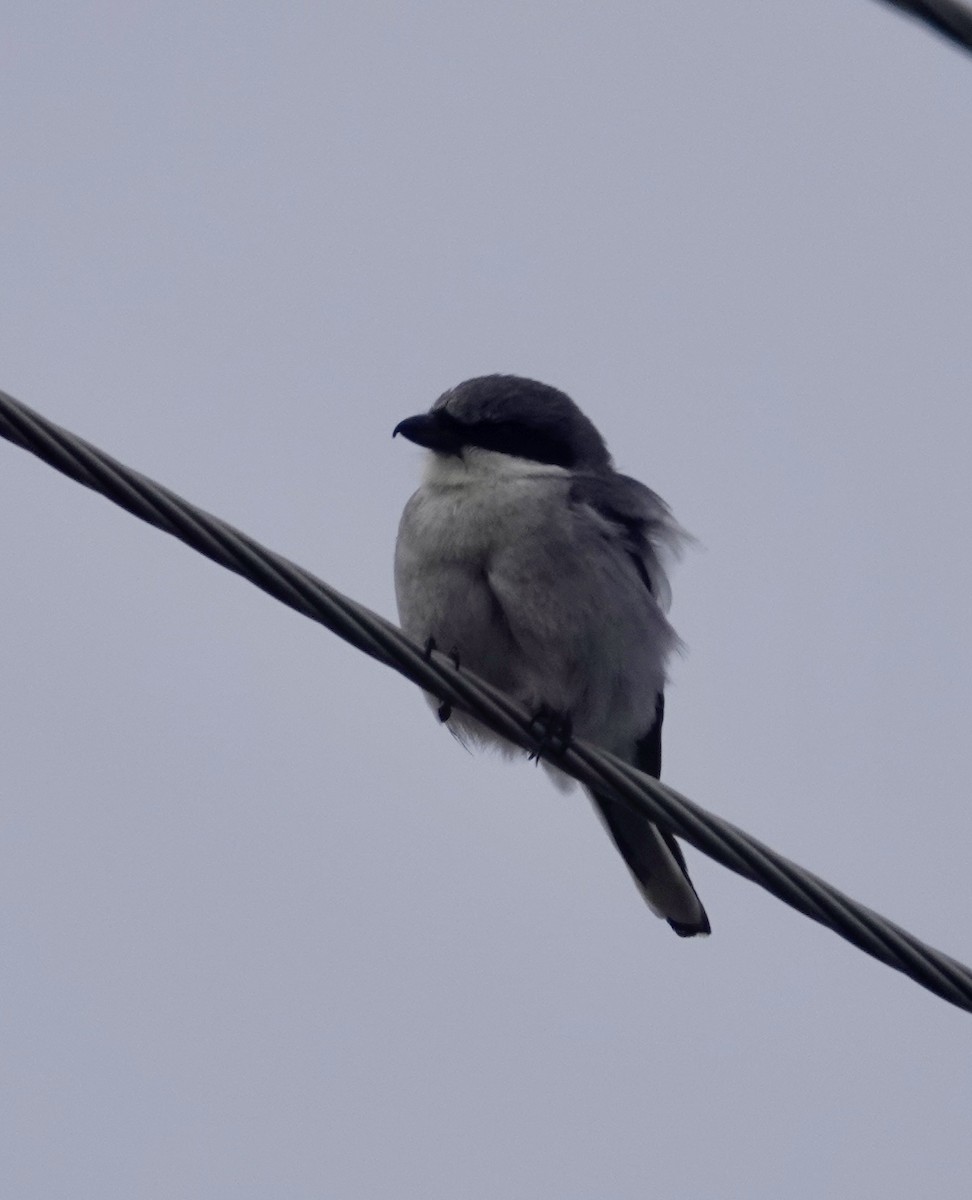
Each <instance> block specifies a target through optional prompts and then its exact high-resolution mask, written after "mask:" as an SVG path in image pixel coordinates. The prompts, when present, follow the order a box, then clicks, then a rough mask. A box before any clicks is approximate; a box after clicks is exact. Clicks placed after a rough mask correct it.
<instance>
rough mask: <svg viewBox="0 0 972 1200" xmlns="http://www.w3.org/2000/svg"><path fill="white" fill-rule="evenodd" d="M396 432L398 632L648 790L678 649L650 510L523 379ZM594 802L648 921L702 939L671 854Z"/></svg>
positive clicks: (475, 728)
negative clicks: (620, 764)
mask: <svg viewBox="0 0 972 1200" xmlns="http://www.w3.org/2000/svg"><path fill="white" fill-rule="evenodd" d="M394 432H395V433H396V434H399V433H400V434H401V435H402V436H403V437H405V438H407V439H408V440H409V441H412V442H415V443H416V444H417V445H419V446H424V447H425V448H426V449H427V450H428V451H429V454H428V459H427V462H426V465H425V474H424V478H423V480H422V485H421V487H420V488H419V489H418V491H417V492H416V493H415V494H414V495H413V496H412V498H411V499H410V500H409V501H408V503H407V504H406V506H405V511H404V513H403V514H402V520H401V525H400V527H399V531H398V541H397V545H396V549H395V590H396V593H397V598H398V610H399V616H400V619H401V623H402V627H403V628H404V630H405V632H406V633H407V634H408V635H409V636H410V637H412V638H413V639H415V640H416V641H418V642H420V643H423V644H426V645H434V646H436V647H437V648H438V649H439V650H442V651H444V652H446V653H452V654H454V655H456V656H457V658H458V660H459V662H460V663H461V665H462V666H463V667H468V668H469V669H470V670H472V671H474V672H475V673H476V674H477V675H481V676H482V677H483V678H484V679H486V680H488V681H489V682H490V683H492V684H494V685H495V686H496V687H499V688H502V689H503V691H505V692H508V693H509V694H510V695H511V696H513V697H514V698H515V699H517V700H519V701H520V702H521V703H522V704H523V705H524V706H525V707H526V708H527V709H528V710H529V711H532V712H534V713H538V714H540V713H543V714H548V715H549V714H557V717H558V719H559V720H560V721H561V722H562V723H563V728H564V729H569V730H570V731H572V732H573V733H574V734H576V735H577V736H578V737H580V738H583V739H585V740H586V741H590V742H593V743H594V744H595V745H597V746H602V747H604V748H605V749H606V750H610V751H612V752H613V753H614V754H617V755H619V756H620V757H621V758H624V759H625V760H626V761H627V762H630V763H632V764H633V765H634V766H636V767H638V768H639V769H640V770H642V771H645V772H647V773H648V774H649V775H653V776H654V777H655V778H658V776H659V774H660V771H661V729H662V718H663V715H664V687H665V665H666V661H667V659H668V657H669V655H670V654H671V652H672V650H673V649H674V648H675V646H676V645H677V642H678V639H677V637H676V635H675V631H674V630H673V629H672V627H671V625H670V624H669V623H668V620H667V619H666V617H665V609H666V608H667V606H668V601H669V598H670V597H669V586H668V579H667V576H666V574H665V567H664V560H665V558H666V557H667V556H669V555H671V554H672V553H674V552H676V551H677V550H678V548H679V543H680V541H681V539H682V538H683V537H684V535H683V534H682V532H681V530H680V529H679V527H678V525H677V524H676V523H675V521H674V520H673V518H672V516H671V514H670V512H669V510H668V507H667V505H666V504H665V503H664V501H663V500H661V499H660V498H659V497H658V496H656V495H655V493H654V492H652V491H650V490H649V489H648V488H646V487H645V486H644V485H643V484H640V483H638V482H637V480H634V479H630V478H629V477H628V476H626V475H621V474H619V473H618V472H617V471H615V470H614V468H613V466H612V462H611V456H610V454H609V453H608V450H607V447H606V446H605V444H604V439H603V438H602V437H601V435H600V433H598V431H597V429H596V428H595V427H594V425H593V424H592V423H591V421H589V420H588V418H587V417H585V416H584V414H583V413H582V412H581V411H580V409H579V408H578V407H577V405H576V404H575V403H574V402H573V401H572V400H571V399H570V398H569V397H568V396H566V395H565V394H564V393H563V392H561V391H558V390H557V389H556V388H553V387H549V386H547V385H546V384H543V383H537V382H535V381H534V380H531V379H521V378H519V377H517V376H514V375H486V376H483V377H481V378H478V379H469V380H467V381H466V382H465V383H461V384H459V386H458V387H455V388H452V389H451V390H450V391H448V392H445V393H444V394H443V395H441V396H440V397H439V399H438V400H436V402H435V403H434V404H433V405H432V408H431V410H430V411H429V412H428V413H425V414H422V415H421V416H416V417H408V418H407V419H406V420H404V421H402V422H401V423H400V424H399V425H398V426H397V427H396V429H395V431H394ZM441 715H442V716H443V719H445V718H446V717H447V715H448V714H447V711H446V710H443V711H442V712H441ZM448 719H449V720H450V722H451V726H452V727H453V729H454V731H455V732H456V733H457V735H458V736H460V737H465V738H468V739H470V740H472V741H475V742H480V743H494V744H499V745H501V746H502V747H503V748H505V749H507V750H512V749H514V747H513V746H512V744H511V743H508V742H506V741H505V740H504V739H502V738H500V737H498V735H496V734H494V733H492V732H491V731H489V730H488V729H486V728H485V727H484V726H483V725H481V724H480V723H479V722H477V721H475V720H473V719H472V718H469V717H467V716H465V715H464V714H462V713H458V712H457V713H454V714H451V716H448ZM551 773H552V774H554V776H555V778H556V777H558V776H559V780H560V781H562V780H563V779H564V776H563V775H562V774H560V773H557V772H555V771H553V770H552V771H551ZM590 796H591V799H592V800H593V802H594V805H595V808H596V809H597V811H598V812H599V813H600V815H601V817H602V819H603V821H604V824H605V826H606V827H607V829H608V832H609V833H610V835H611V837H612V838H613V839H614V842H615V845H616V846H617V848H618V850H620V852H621V855H622V857H623V858H624V861H625V862H626V863H627V865H628V868H629V870H630V871H631V874H632V875H633V876H634V879H635V882H636V884H637V885H638V888H639V889H640V891H641V893H642V895H643V896H644V898H645V900H646V901H647V902H648V905H649V907H650V908H651V909H652V911H653V912H655V913H656V914H657V915H658V916H660V917H664V918H665V919H666V920H667V921H668V923H669V925H671V927H672V929H674V930H675V932H676V933H677V934H679V935H680V936H681V937H692V936H694V935H696V934H705V933H708V932H709V920H708V917H707V916H706V913H705V909H704V908H703V907H702V902H701V900H700V899H699V897H698V895H697V893H696V891H695V888H694V887H693V886H692V881H691V880H690V879H689V875H688V871H687V869H686V866H685V858H684V856H683V854H682V850H681V847H680V846H679V844H678V842H677V841H676V840H675V838H674V837H673V836H672V835H671V834H669V833H666V832H664V831H662V830H659V829H658V828H657V827H656V826H655V825H653V824H652V823H651V822H650V821H648V820H647V819H646V818H644V817H643V816H641V815H640V814H638V813H636V812H635V811H634V810H632V809H630V808H628V807H627V806H626V805H624V804H621V803H619V802H618V801H616V800H613V799H612V798H611V797H610V796H607V795H602V794H599V793H597V792H593V791H592V792H591V793H590Z"/></svg>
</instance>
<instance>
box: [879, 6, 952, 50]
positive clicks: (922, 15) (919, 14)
mask: <svg viewBox="0 0 972 1200" xmlns="http://www.w3.org/2000/svg"><path fill="white" fill-rule="evenodd" d="M883 2H884V3H885V4H890V5H892V6H893V7H894V8H900V9H901V11H902V12H906V13H908V15H909V16H912V17H915V18H916V19H917V20H919V21H924V23H925V24H926V25H930V26H931V27H932V29H937V30H938V32H939V33H941V34H943V35H944V36H945V37H947V38H948V39H949V40H950V41H952V42H955V44H956V45H958V46H962V47H964V49H966V50H972V8H969V7H968V5H965V4H959V3H958V0H883Z"/></svg>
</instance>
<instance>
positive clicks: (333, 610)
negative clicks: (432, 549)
mask: <svg viewBox="0 0 972 1200" xmlns="http://www.w3.org/2000/svg"><path fill="white" fill-rule="evenodd" d="M0 435H2V436H3V437H5V438H7V439H8V440H9V441H11V442H13V443H14V444H15V445H18V446H21V447H23V448H24V449H25V450H29V451H30V452H31V453H32V454H35V455H37V457H38V458H41V459H43V460H44V462H46V463H48V464H50V466H52V467H54V468H55V469H56V470H58V471H61V472H63V473H64V474H65V475H68V476H70V478H72V479H75V480H77V482H78V483H82V484H84V486H85V487H89V488H91V489H93V490H94V491H96V492H100V493H101V495H103V496H106V497H107V498H108V499H109V500H112V501H113V502H114V503H115V504H119V505H121V507H122V508H124V509H126V510H127V511H128V512H130V513H132V514H133V515H134V516H136V517H139V518H141V519H142V520H143V521H147V522H148V523H149V524H150V525H154V526H155V527H156V528H157V529H161V530H163V531H164V532H165V533H170V534H172V535H173V536H174V537H177V538H179V539H180V541H183V542H185V543H186V544H187V545H188V546H191V547H192V548H193V549H194V550H197V551H198V552H199V553H200V554H204V555H205V556H206V557H207V558H209V559H212V561H213V562H216V563H218V564H219V565H220V566H222V567H226V568H227V569H228V570H230V571H235V572H236V573H237V574H238V575H242V576H243V578H244V579H248V580H249V581H250V582H251V583H254V584H256V586H257V587H259V588H262V589H263V590H264V591H265V592H268V593H269V594H270V595H271V596H273V597H275V598H276V599H277V600H280V601H281V602H282V603H283V604H286V605H288V606H289V607H290V608H293V609H295V610H296V611H297V612H299V613H303V614H304V616H307V617H310V618H311V619H312V620H314V621H318V622H319V623H320V624H322V625H324V626H326V627H327V628H328V629H330V630H332V631H333V632H334V633H336V634H338V635H339V636H340V637H342V638H344V639H345V640H346V641H348V642H350V643H351V644H352V645H353V646H355V647H357V648H358V649H359V650H363V651H364V652H365V653H366V654H369V655H371V657H373V658H376V659H378V661H379V662H382V663H384V664H385V665H386V666H390V667H393V668H394V669H395V670H396V671H399V672H400V673H401V674H402V675H404V676H406V678H408V679H411V680H412V682H413V683H417V684H418V685H419V686H420V687H422V688H424V689H425V691H427V692H431V693H432V694H433V695H434V696H436V697H437V698H438V699H439V700H441V701H443V702H444V703H446V704H449V705H452V706H454V707H457V708H461V709H462V710H463V711H464V712H467V713H470V714H471V715H473V716H475V717H476V718H477V719H478V720H480V721H482V722H483V723H484V724H485V725H488V726H489V727H490V728H491V729H493V730H495V731H496V732H497V733H499V734H502V735H503V736H504V737H507V738H509V739H510V741H512V742H515V743H516V744H517V745H518V746H521V747H523V749H524V750H528V751H531V752H534V753H536V752H539V753H542V754H544V755H545V757H547V758H549V759H550V760H551V761H553V762H555V763H556V765H557V766H558V767H559V768H560V769H561V770H563V771H566V772H567V774H569V775H572V776H573V777H574V778H575V779H577V780H578V781H579V782H581V783H584V784H587V785H588V786H589V787H592V788H595V789H596V790H597V791H599V792H607V793H608V794H610V795H612V796H614V797H616V798H617V799H619V800H620V801H622V803H626V804H629V805H630V806H631V807H633V808H635V809H637V810H639V811H640V812H642V813H643V814H644V815H645V816H647V817H649V818H650V819H651V820H652V821H655V822H656V823H657V824H659V825H661V826H662V827H663V828H665V829H668V830H671V832H672V833H675V834H677V835H678V836H679V837H681V838H684V840H685V841H687V842H689V843H690V844H691V845H693V846H695V847H696V849H698V850H701V851H702V852H703V854H707V855H709V857H710V858H714V859H715V860H716V862H718V863H721V864H722V865H723V866H724V867H728V868H729V870H730V871H735V872H736V874H738V875H742V876H744V877H745V878H746V879H750V880H752V881H753V882H754V883H758V884H759V885H760V887H763V888H765V889H766V890H767V891H768V892H770V893H771V894H772V895H774V896H776V897H777V898H778V899H780V900H782V901H784V903H786V904H789V905H790V907H791V908H795V909H796V910H797V911H798V912H802V913H803V914H804V915H805V916H808V917H810V918H811V919H812V920H814V921H818V922H819V923H820V924H821V925H826V926H827V927H828V928H829V929H832V930H834V932H835V933H838V934H840V936H841V937H843V938H846V939H847V941H849V942H851V943H852V944H853V945H855V946H857V947H858V948H859V949H861V950H863V951H864V952H865V953H867V954H870V955H871V956H872V957H874V958H876V959H878V960H879V961H881V962H883V963H886V964H887V965H888V966H889V967H894V968H895V969H896V970H898V971H902V972H904V974H905V975H908V976H909V977H910V978H911V979H914V980H915V981H916V982H917V983H920V984H921V985H922V987H925V988H928V990H929V991H932V992H934V993H935V994H936V995H938V996H941V997H942V999H944V1000H947V1001H949V1003H951V1004H955V1005H957V1006H958V1007H959V1008H964V1009H966V1010H967V1011H972V971H970V970H969V968H968V967H966V966H963V965H962V964H961V963H959V962H957V961H955V960H954V959H952V958H949V957H948V956H947V955H944V954H942V953H941V952H940V951H938V950H934V949H932V948H931V947H930V946H926V945H925V944H924V943H923V942H921V941H919V940H918V939H917V938H916V937H914V936H913V935H912V934H910V933H907V932H906V931H905V930H903V929H901V928H899V927H898V926H897V925H893V924H891V922H890V921H888V920H886V919H885V918H884V917H882V916H880V915H879V914H877V913H875V912H872V911H871V910H870V909H868V908H865V907H864V906H863V905H861V904H858V903H857V902H856V901H855V900H851V899H850V898H849V897H848V896H845V895H844V894H843V893H842V892H839V891H838V890H837V889H836V888H835V887H832V886H831V885H830V884H829V883H826V882H825V881H824V880H822V879H820V878H818V877H817V876H816V875H813V874H811V873H810V872H809V871H806V870H804V868H803V867H800V866H798V865H797V864H796V863H793V862H790V861H789V860H788V859H786V858H783V856H782V855H780V854H777V853H776V852H775V851H774V850H771V849H770V848H769V847H768V846H764V845H763V844H762V843H761V842H759V841H757V840H756V839H755V838H753V837H750V835H749V834H747V833H744V832H743V831H742V830H741V829H738V828H737V827H736V826H735V825H731V824H730V823H729V822H728V821H723V820H721V819H720V818H719V817H716V816H713V815H712V813H709V812H706V811H705V809H703V808H700V807H699V806H698V805H697V804H694V803H693V802H692V801H691V800H688V799H687V798H686V797H685V796H682V795H680V794H679V793H678V792H676V791H675V790H674V789H672V788H670V787H667V786H666V785H665V784H662V783H659V782H658V780H655V779H651V778H649V777H648V776H647V775H643V774H641V772H640V771H637V770H635V768H634V767H632V766H630V765H629V764H628V763H625V762H622V761H621V759H619V758H615V757H614V755H611V754H608V753H607V752H606V751H603V750H599V749H597V748H595V747H594V746H590V745H588V744H586V743H585V742H581V741H579V740H576V739H575V740H573V741H572V742H571V743H570V745H569V746H568V747H567V748H566V750H564V751H563V752H557V753H553V752H551V751H550V749H549V747H547V746H545V744H544V741H543V737H542V731H540V730H538V729H537V728H536V722H535V721H534V720H532V717H531V714H530V713H528V712H526V710H525V709H523V708H521V707H520V705H518V704H517V703H515V701H513V700H512V699H511V698H510V697H509V696H507V695H505V694H504V693H503V692H500V691H498V690H497V689H496V688H494V687H492V686H490V685H489V684H488V683H486V682H485V681H484V680H482V679H479V678H478V677H477V676H475V675H473V674H472V673H471V672H469V671H465V670H461V669H457V668H456V667H455V666H454V665H453V663H452V662H451V660H450V659H449V658H448V657H446V656H444V655H442V654H439V653H438V652H436V651H433V652H431V653H427V652H426V651H425V650H423V649H422V648H420V647H419V646H417V645H416V644H415V643H414V642H412V641H410V640H409V639H408V638H407V637H405V635H404V634H403V633H402V632H401V630H399V629H398V628H397V627H396V626H394V625H392V624H391V622H389V621H386V620H385V619H384V618H383V617H380V616H378V615H377V613H373V612H371V611H370V610H369V609H367V608H365V607H363V606H362V605H360V604H357V603H356V602H355V601H353V600H350V599H349V598H348V597H347V596H344V595H342V594H341V593H340V592H338V591H336V590H335V589H334V588H332V587H329V586H328V584H326V583H324V582H322V581H321V580H320V579H317V578H316V577H315V576H313V575H311V574H310V572H309V571H305V570H304V569H303V568H302V567H299V566H297V565H296V564H295V563H292V562H289V561H288V560H287V559H285V558H283V557H282V556H281V555H279V554H275V553H273V551H271V550H268V549H267V548H266V547H264V546H261V545H260V544H259V543H258V542H255V541H254V540H253V539H252V538H250V537H247V536H246V534H244V533H240V531H239V530H237V529H234V528H233V527H232V526H231V525H227V524H226V523H225V522H224V521H220V520H218V519H217V518H216V517H213V516H210V515H209V514H208V513H205V512H203V511H202V510H201V509H199V508H196V507H195V506H194V505H192V504H190V503H188V501H186V500H183V499H182V498H181V497H179V496H177V495H176V494H175V493H174V492H170V491H169V490H168V489H167V488H164V487H162V486H161V485H160V484H158V483H155V482H153V481H152V480H151V479H148V478H146V477H145V476H144V475H140V474H138V472H136V471H133V470H131V469H130V468H129V467H126V466H123V465H122V464H121V463H119V462H117V461H116V460H115V459H113V458H110V457H109V456H108V455H107V454H105V453H104V452H103V451H101V450H98V449H96V448H95V447H94V446H92V445H91V444H90V443H88V442H85V441H82V439H81V438H79V437H76V436H75V435H74V434H72V433H69V432H68V431H67V430H65V429H61V428H60V427H59V426H57V425H54V424H52V423H51V422H50V421H48V420H46V419H45V418H44V417H42V416H40V414H39V413H36V412H34V411H33V410H32V409H30V408H28V407H27V406H26V405H24V404H21V403H20V402H19V401H17V400H14V399H13V397H11V396H8V395H7V394H6V393H5V392H0Z"/></svg>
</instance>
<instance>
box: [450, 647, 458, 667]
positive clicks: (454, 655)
mask: <svg viewBox="0 0 972 1200" xmlns="http://www.w3.org/2000/svg"><path fill="white" fill-rule="evenodd" d="M449 657H450V658H451V659H452V665H453V666H454V667H455V668H456V670H457V671H458V670H459V647H458V646H453V647H452V649H451V650H450V651H449Z"/></svg>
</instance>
